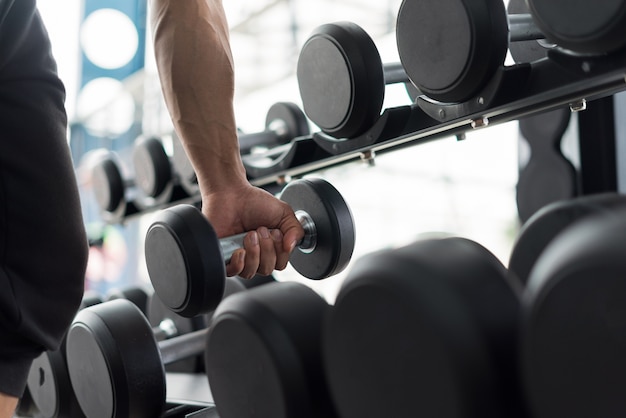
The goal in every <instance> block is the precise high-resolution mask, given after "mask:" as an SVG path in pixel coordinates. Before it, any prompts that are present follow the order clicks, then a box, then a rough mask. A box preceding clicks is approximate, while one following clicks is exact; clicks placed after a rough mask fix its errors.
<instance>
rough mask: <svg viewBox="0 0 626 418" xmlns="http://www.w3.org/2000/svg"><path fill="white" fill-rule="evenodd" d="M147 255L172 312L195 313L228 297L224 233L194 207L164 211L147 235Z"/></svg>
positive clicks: (152, 276) (160, 292) (153, 276)
mask: <svg viewBox="0 0 626 418" xmlns="http://www.w3.org/2000/svg"><path fill="white" fill-rule="evenodd" d="M145 254H146V266H147V268H148V274H149V276H150V281H151V282H152V285H153V286H154V290H155V292H156V293H157V294H158V295H159V297H160V298H161V301H162V302H163V303H164V304H165V305H166V306H168V307H169V308H170V309H171V310H172V311H174V312H176V313H178V314H180V315H183V316H186V317H189V316H195V315H197V314H199V313H201V312H208V311H210V310H213V309H215V307H216V306H217V305H218V304H219V303H220V301H221V300H222V296H223V295H224V278H225V277H226V267H225V265H224V260H223V258H222V250H221V247H220V243H219V238H218V237H217V233H216V232H215V230H214V229H213V227H212V226H211V224H210V223H209V222H208V221H207V219H206V218H205V217H204V215H203V214H202V212H200V211H199V210H198V209H197V208H195V207H194V206H191V205H178V206H176V207H174V208H170V209H166V210H163V211H161V212H159V214H157V216H156V218H155V221H154V223H153V224H152V226H151V227H150V229H149V230H148V233H147V234H146V240H145Z"/></svg>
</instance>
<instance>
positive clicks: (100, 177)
mask: <svg viewBox="0 0 626 418" xmlns="http://www.w3.org/2000/svg"><path fill="white" fill-rule="evenodd" d="M308 134H309V123H308V120H307V119H306V116H305V115H304V113H303V112H302V110H300V108H299V107H298V106H297V105H296V104H294V103H290V102H277V103H275V104H274V105H272V106H271V107H270V109H269V110H268V112H267V116H266V123H265V130H263V131H260V132H256V133H240V134H239V144H240V146H239V148H240V151H241V154H242V157H244V158H245V159H246V161H248V160H251V161H255V160H260V159H263V158H266V157H267V156H268V155H269V154H268V152H269V150H272V151H274V152H276V150H277V149H280V147H281V146H288V144H289V143H290V142H291V141H292V140H294V139H295V138H299V137H302V136H306V135H308ZM167 140H171V145H172V146H171V149H172V150H171V155H170V153H168V151H166V148H168V146H167V145H166V144H165V142H166V141H165V138H157V137H145V138H144V137H141V138H138V139H137V141H136V142H135V144H134V145H133V148H132V164H125V163H124V162H123V161H122V159H121V158H120V156H119V155H118V154H116V153H115V152H112V151H107V150H101V152H100V153H99V155H98V157H97V158H96V161H95V162H94V163H93V167H92V168H91V172H92V179H93V189H94V195H95V198H96V202H97V204H98V206H99V209H100V211H101V213H102V214H103V217H104V218H106V220H107V221H109V222H119V221H121V220H123V219H124V218H126V217H128V216H130V215H133V214H136V213H138V212H141V211H144V210H148V209H151V208H155V207H162V206H164V205H167V204H170V203H172V202H176V201H179V200H184V199H188V198H197V197H198V196H199V190H198V183H197V179H196V175H195V172H194V170H193V167H192V166H191V163H190V162H189V159H188V158H187V155H186V153H185V150H184V149H183V147H182V144H181V142H180V140H179V139H178V138H177V137H176V135H173V136H172V137H168V138H167ZM261 151H264V152H261ZM249 177H251V176H250V175H249Z"/></svg>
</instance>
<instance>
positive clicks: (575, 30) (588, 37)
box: [528, 0, 626, 54]
mask: <svg viewBox="0 0 626 418" xmlns="http://www.w3.org/2000/svg"><path fill="white" fill-rule="evenodd" d="M528 5H529V7H530V10H531V12H532V15H533V18H534V20H535V22H536V23H537V26H538V27H539V28H540V29H541V31H542V32H543V33H544V34H545V35H546V38H548V39H550V40H551V41H553V42H555V43H556V44H558V45H559V46H561V47H563V48H566V49H569V50H572V51H575V52H581V53H590V54H603V53H607V52H612V51H615V50H617V49H620V48H623V47H624V46H625V45H626V30H624V27H626V1H625V0H603V1H571V0H550V1H546V0H528Z"/></svg>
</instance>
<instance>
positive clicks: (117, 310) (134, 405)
mask: <svg viewBox="0 0 626 418" xmlns="http://www.w3.org/2000/svg"><path fill="white" fill-rule="evenodd" d="M67 359H68V371H69V375H70V379H71V382H72V387H73V388H74V392H75V393H76V398H77V399H78V402H79V404H80V407H81V409H82V410H83V412H84V413H85V415H86V416H88V417H123V416H124V417H156V416H159V415H160V413H161V412H162V410H163V406H164V402H165V371H164V370H163V363H162V361H161V355H160V352H159V347H158V345H157V342H156V340H155V338H154V333H153V331H152V327H151V326H150V324H149V323H148V320H147V319H146V317H145V316H144V315H143V313H142V312H141V311H140V310H139V308H137V307H136V306H135V305H134V304H133V303H132V302H129V301H127V300H124V299H117V300H113V301H109V302H105V303H101V304H100V305H95V306H92V307H89V308H85V309H83V310H82V311H80V312H79V313H78V314H77V315H76V318H75V319H74V321H73V323H72V326H71V328H70V330H69V332H68V334H67Z"/></svg>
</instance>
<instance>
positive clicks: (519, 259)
mask: <svg viewBox="0 0 626 418" xmlns="http://www.w3.org/2000/svg"><path fill="white" fill-rule="evenodd" d="M619 208H626V197H624V196H621V195H618V194H614V193H607V194H600V195H591V196H583V197H579V198H576V199H571V200H565V201H561V202H556V203H553V204H550V205H548V206H546V207H544V208H542V209H540V210H539V211H538V212H537V213H535V215H533V216H532V217H531V218H530V219H529V220H528V221H527V222H526V223H525V224H524V225H523V227H522V229H521V230H520V232H519V234H518V236H517V239H516V240H515V244H514V245H513V250H512V251H511V257H510V259H509V270H510V271H511V272H512V273H513V274H515V276H517V278H518V279H519V280H520V282H521V283H522V284H524V285H525V284H526V282H527V281H528V277H529V276H530V272H531V271H532V268H533V266H534V265H535V263H536V262H537V259H538V258H539V257H540V256H541V254H542V252H543V251H544V250H545V249H546V247H547V246H548V245H549V244H550V242H552V240H553V239H554V238H556V237H557V236H558V235H559V234H560V233H561V232H562V231H564V230H566V229H567V227H569V226H570V225H572V224H574V223H575V222H577V221H578V220H580V219H582V218H584V217H586V216H589V215H592V214H601V213H603V214H610V213H611V212H612V211H614V210H616V209H619Z"/></svg>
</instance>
